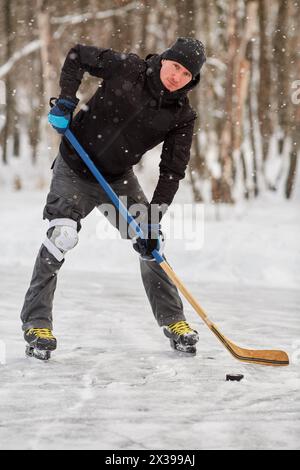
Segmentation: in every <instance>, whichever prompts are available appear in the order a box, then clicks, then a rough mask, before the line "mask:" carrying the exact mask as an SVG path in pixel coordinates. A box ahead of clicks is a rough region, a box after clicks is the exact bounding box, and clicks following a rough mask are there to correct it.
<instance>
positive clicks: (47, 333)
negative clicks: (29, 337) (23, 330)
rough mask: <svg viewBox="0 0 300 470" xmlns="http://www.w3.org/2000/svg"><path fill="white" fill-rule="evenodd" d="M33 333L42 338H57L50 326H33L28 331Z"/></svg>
mask: <svg viewBox="0 0 300 470" xmlns="http://www.w3.org/2000/svg"><path fill="white" fill-rule="evenodd" d="M31 333H33V334H34V335H35V336H37V337H38V338H41V339H55V338H54V336H53V334H52V331H51V330H49V329H48V328H31V329H30V330H29V331H28V334H31Z"/></svg>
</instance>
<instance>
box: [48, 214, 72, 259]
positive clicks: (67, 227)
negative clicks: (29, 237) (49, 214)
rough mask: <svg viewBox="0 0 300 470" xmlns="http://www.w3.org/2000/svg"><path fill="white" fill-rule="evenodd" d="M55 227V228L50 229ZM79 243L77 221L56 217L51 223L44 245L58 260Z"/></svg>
mask: <svg viewBox="0 0 300 470" xmlns="http://www.w3.org/2000/svg"><path fill="white" fill-rule="evenodd" d="M52 228H54V230H50V229H52ZM77 243H78V232H77V222H75V220H72V219H54V220H52V221H51V222H50V224H49V229H48V232H47V238H46V240H45V241H44V243H43V244H44V246H45V247H46V248H47V250H48V251H49V253H51V255H53V256H54V258H56V259H57V260H58V261H60V262H61V261H62V260H63V259H64V257H65V253H66V252H67V251H69V250H72V248H74V247H75V246H76V245H77Z"/></svg>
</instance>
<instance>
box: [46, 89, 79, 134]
mask: <svg viewBox="0 0 300 470" xmlns="http://www.w3.org/2000/svg"><path fill="white" fill-rule="evenodd" d="M53 100H55V104H53V103H52V101H53ZM76 101H77V102H75V101H72V100H71V99H69V98H59V99H56V98H51V99H50V106H51V108H52V109H51V111H50V113H49V114H48V121H49V122H50V124H51V126H52V127H53V128H54V129H55V130H56V131H57V132H58V133H59V134H64V133H65V132H66V130H67V129H68V127H69V125H70V123H71V120H72V114H73V111H74V109H75V108H76V106H77V103H78V101H79V100H76Z"/></svg>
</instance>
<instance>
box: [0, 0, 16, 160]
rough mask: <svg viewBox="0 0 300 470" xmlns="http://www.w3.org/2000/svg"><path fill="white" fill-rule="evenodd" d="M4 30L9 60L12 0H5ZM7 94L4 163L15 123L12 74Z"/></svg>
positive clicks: (1, 141)
mask: <svg viewBox="0 0 300 470" xmlns="http://www.w3.org/2000/svg"><path fill="white" fill-rule="evenodd" d="M3 7H4V8H3V9H4V17H5V22H4V30H5V39H6V52H5V61H8V59H9V58H10V56H11V54H12V51H13V48H12V43H11V41H12V36H11V33H12V25H11V20H12V15H11V2H10V0H4V5H3ZM5 95H6V108H5V124H4V126H3V129H2V131H1V135H0V144H1V146H2V161H3V163H4V164H7V162H8V155H7V152H8V148H7V145H8V139H9V136H10V135H11V131H12V126H13V124H14V121H13V119H14V98H13V96H12V80H11V75H10V74H8V75H7V76H6V81H5Z"/></svg>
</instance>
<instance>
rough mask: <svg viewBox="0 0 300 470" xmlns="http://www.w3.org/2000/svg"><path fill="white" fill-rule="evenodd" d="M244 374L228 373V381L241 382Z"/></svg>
mask: <svg viewBox="0 0 300 470" xmlns="http://www.w3.org/2000/svg"><path fill="white" fill-rule="evenodd" d="M243 378H244V376H243V375H242V374H227V375H226V381H227V382H240V381H241V380H243Z"/></svg>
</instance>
